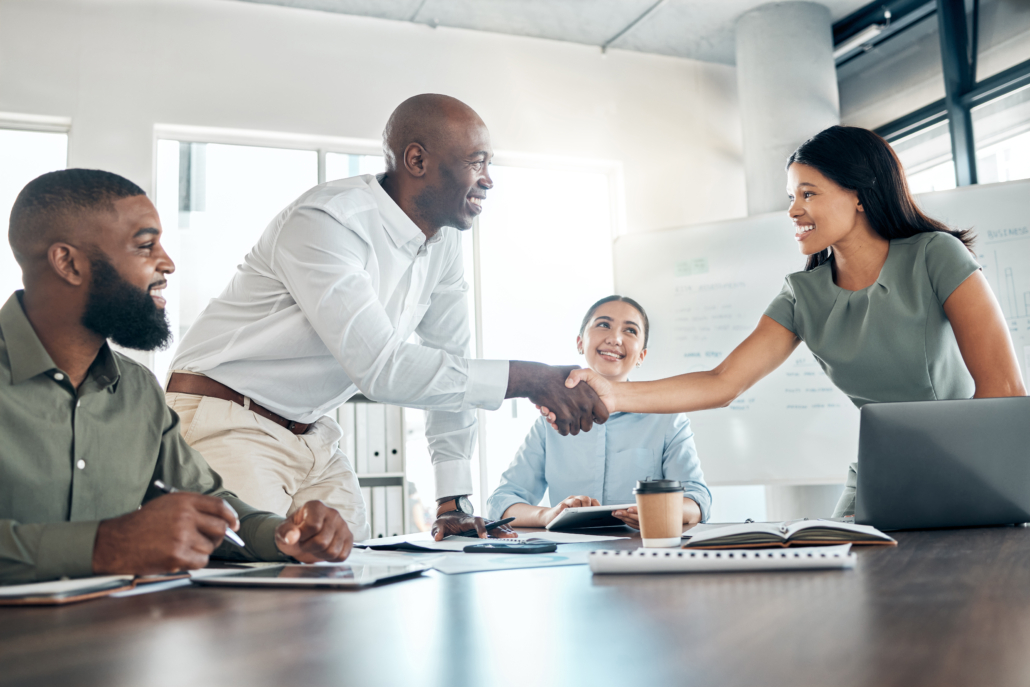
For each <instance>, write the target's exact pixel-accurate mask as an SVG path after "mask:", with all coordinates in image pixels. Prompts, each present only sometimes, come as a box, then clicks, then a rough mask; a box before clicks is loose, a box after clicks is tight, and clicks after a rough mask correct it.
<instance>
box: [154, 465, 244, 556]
mask: <svg viewBox="0 0 1030 687" xmlns="http://www.w3.org/2000/svg"><path fill="white" fill-rule="evenodd" d="M154 486H155V487H157V488H158V489H160V490H161V491H163V492H164V493H166V494H174V493H175V492H177V491H179V490H178V489H176V488H175V487H170V486H168V485H167V484H165V483H164V482H162V481H161V480H159V479H155V480H154ZM225 538H226V539H228V540H229V541H231V542H232V543H233V544H235V545H236V546H238V547H240V548H241V549H242V548H244V547H246V546H247V545H246V544H245V543H244V541H243V540H242V539H241V538H240V535H238V534H236V533H235V532H233V531H232V530H231V529H229V526H228V525H226V526H225Z"/></svg>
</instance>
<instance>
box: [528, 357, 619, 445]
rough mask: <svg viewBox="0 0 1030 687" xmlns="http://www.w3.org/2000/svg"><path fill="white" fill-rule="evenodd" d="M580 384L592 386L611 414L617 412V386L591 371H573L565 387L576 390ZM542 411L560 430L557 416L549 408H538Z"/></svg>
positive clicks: (553, 425) (566, 380) (555, 427)
mask: <svg viewBox="0 0 1030 687" xmlns="http://www.w3.org/2000/svg"><path fill="white" fill-rule="evenodd" d="M580 382H586V383H587V384H589V385H590V388H591V389H593V390H594V393H596V394H597V395H598V396H600V397H601V400H602V401H603V402H604V405H605V407H606V408H607V409H608V412H609V413H614V412H615V385H614V384H612V383H611V382H610V381H608V380H607V379H605V378H604V377H602V376H601V375H599V374H597V373H596V372H594V371H593V370H590V369H580V370H573V371H572V372H570V373H569V376H568V377H567V378H566V379H565V386H566V387H568V388H569V389H574V388H575V387H576V386H577V385H578V384H579V383H580ZM537 408H539V409H540V414H541V415H543V416H544V417H546V418H547V421H548V422H549V423H550V424H551V427H553V428H554V429H555V430H557V429H558V425H557V424H556V419H557V418H556V417H555V414H554V413H552V412H551V411H550V409H549V408H547V406H537Z"/></svg>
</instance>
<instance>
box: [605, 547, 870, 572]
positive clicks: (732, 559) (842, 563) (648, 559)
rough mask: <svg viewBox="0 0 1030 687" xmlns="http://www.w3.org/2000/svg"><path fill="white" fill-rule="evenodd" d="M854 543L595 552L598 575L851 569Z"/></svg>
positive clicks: (853, 561) (854, 558)
mask: <svg viewBox="0 0 1030 687" xmlns="http://www.w3.org/2000/svg"><path fill="white" fill-rule="evenodd" d="M855 560H856V557H855V554H853V553H851V544H841V545H839V546H813V547H808V548H795V549H783V548H778V549H750V550H740V551H689V550H684V549H637V550H635V551H613V550H602V551H591V552H590V556H589V558H588V559H587V562H588V563H589V564H590V571H591V572H593V573H594V574H612V573H685V572H694V573H706V572H747V571H751V572H758V571H766V570H848V569H850V568H854V567H855Z"/></svg>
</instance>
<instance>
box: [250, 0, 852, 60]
mask: <svg viewBox="0 0 1030 687" xmlns="http://www.w3.org/2000/svg"><path fill="white" fill-rule="evenodd" d="M244 1H245V2H259V3H263V4H268V5H284V6H286V7H297V8H303V9H309V10H321V11H325V12H337V13H340V14H353V15H360V16H366V17H377V18H380V19H392V20H396V21H410V22H415V23H418V24H425V25H427V26H448V27H452V28H461V29H472V30H475V31H492V32H494V33H508V34H514V35H518V36H533V37H536V38H550V39H553V40H559V41H569V42H572V43H584V44H586V45H596V46H601V45H604V44H605V43H607V42H608V41H610V40H611V39H612V38H613V37H614V36H616V35H617V34H618V33H619V32H620V31H622V30H623V29H625V28H626V27H627V26H629V25H630V24H631V23H632V22H633V21H634V20H635V19H637V18H638V17H640V16H641V15H642V14H644V13H645V12H647V10H648V9H649V8H650V7H652V6H653V5H654V4H655V2H656V0H244ZM767 2H768V0H666V2H665V3H664V4H662V5H661V6H660V7H659V8H658V9H657V10H655V11H654V12H653V13H652V14H651V15H650V16H648V17H647V18H646V19H644V20H643V21H641V22H640V23H639V24H637V25H636V26H635V27H633V29H632V30H630V31H629V32H627V33H626V34H624V35H623V36H622V37H620V38H619V39H618V40H617V41H615V42H614V43H612V44H611V47H612V48H620V49H623V50H637V51H639V52H648V53H655V54H658V55H671V56H673V57H689V58H693V59H697V60H704V61H706V62H719V63H722V64H733V63H734V61H735V57H734V54H735V47H734V38H733V36H734V31H733V27H734V23H735V22H736V20H737V18H738V17H740V15H742V14H743V13H745V12H747V11H748V10H750V9H753V8H755V7H758V6H759V5H764V4H766V3H767ZM820 2H821V4H823V5H826V6H827V7H828V8H829V9H830V15H831V17H832V20H833V21H834V22H836V21H838V20H840V19H843V18H844V17H846V16H847V15H849V14H851V13H852V12H854V11H855V10H857V9H860V8H861V7H863V6H865V5H866V4H868V2H869V0H820Z"/></svg>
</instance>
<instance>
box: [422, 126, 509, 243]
mask: <svg viewBox="0 0 1030 687" xmlns="http://www.w3.org/2000/svg"><path fill="white" fill-rule="evenodd" d="M447 128H448V135H447V136H445V137H441V138H440V140H439V141H438V142H436V143H435V144H434V145H433V148H434V149H432V150H427V156H428V158H429V159H430V160H432V161H433V162H434V163H435V164H430V165H427V170H426V187H425V188H424V189H423V190H422V192H421V193H419V195H418V198H417V199H416V205H418V207H419V210H420V214H422V216H423V217H426V218H427V219H428V220H429V221H430V223H431V224H433V225H434V226H436V227H454V228H456V229H461V230H464V229H471V228H472V222H473V220H474V219H475V218H476V216H477V215H478V214H479V213H480V212H482V211H483V201H484V200H485V199H486V193H487V191H489V190H490V189H491V188H493V185H494V182H493V179H491V178H490V171H489V165H490V160H491V159H492V158H493V155H494V153H493V148H492V147H491V145H490V132H489V131H488V130H487V128H486V125H485V124H484V123H483V121H482V120H481V119H479V117H478V116H475V114H474V113H473V114H472V115H471V116H466V117H465V118H464V119H463V120H461V121H454V122H451V123H450V124H449V125H448V127H447Z"/></svg>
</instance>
